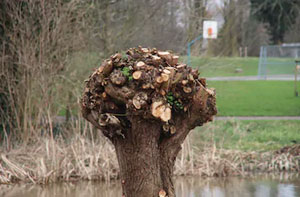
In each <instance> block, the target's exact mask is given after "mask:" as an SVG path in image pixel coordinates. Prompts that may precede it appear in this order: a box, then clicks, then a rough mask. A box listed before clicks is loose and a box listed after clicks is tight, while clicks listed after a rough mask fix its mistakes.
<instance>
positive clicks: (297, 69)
mask: <svg viewBox="0 0 300 197" xmlns="http://www.w3.org/2000/svg"><path fill="white" fill-rule="evenodd" d="M295 63H296V67H295V96H298V95H299V94H298V87H297V81H298V80H297V77H298V72H299V71H300V60H296V61H295Z"/></svg>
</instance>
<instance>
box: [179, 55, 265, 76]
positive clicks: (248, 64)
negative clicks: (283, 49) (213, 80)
mask: <svg viewBox="0 0 300 197" xmlns="http://www.w3.org/2000/svg"><path fill="white" fill-rule="evenodd" d="M182 61H183V62H186V57H182ZM258 61H259V58H257V57H250V58H239V57H213V58H207V57H191V66H192V67H194V68H198V69H199V71H200V76H202V77H220V76H253V75H257V70H258ZM236 69H242V72H240V73H237V72H236Z"/></svg>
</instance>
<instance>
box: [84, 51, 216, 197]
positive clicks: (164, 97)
mask: <svg viewBox="0 0 300 197" xmlns="http://www.w3.org/2000/svg"><path fill="white" fill-rule="evenodd" d="M178 59H179V56H177V55H174V54H172V53H171V52H169V51H160V50H157V49H156V48H153V49H150V48H141V47H139V48H131V49H129V50H128V51H127V52H126V54H121V53H117V54H114V55H112V56H111V57H110V58H109V59H106V60H104V62H103V64H102V65H101V66H100V67H99V68H98V69H97V70H95V71H94V72H93V73H92V75H91V76H90V77H89V79H88V80H87V81H86V87H85V90H84V94H83V97H82V100H81V108H82V114H83V117H85V118H86V119H87V120H88V121H90V122H91V123H92V124H93V125H94V126H95V127H96V128H98V129H100V130H101V131H102V132H103V134H104V135H105V136H106V137H108V138H109V139H110V140H111V142H112V143H113V144H114V146H115V149H116V153H117V157H118V162H119V166H120V178H121V180H122V182H123V184H122V187H123V192H124V193H123V194H124V195H125V196H131V197H135V196H136V197H137V196H141V194H143V196H145V197H155V196H161V197H166V196H169V197H174V196H175V191H174V185H173V181H172V175H173V170H174V165H175V159H176V156H177V154H178V152H179V151H180V149H181V144H182V143H183V141H184V140H185V138H186V136H187V135H188V133H189V132H190V131H191V129H193V128H195V127H196V126H202V125H203V124H204V123H205V122H207V121H211V120H212V117H213V116H214V115H215V114H216V113H217V110H216V100H215V99H216V98H215V92H214V90H212V89H208V88H207V87H206V82H205V79H204V78H199V73H198V70H195V69H192V68H191V67H188V66H187V65H186V64H182V63H179V62H178Z"/></svg>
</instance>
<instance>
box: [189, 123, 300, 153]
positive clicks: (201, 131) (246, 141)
mask: <svg viewBox="0 0 300 197" xmlns="http://www.w3.org/2000/svg"><path fill="white" fill-rule="evenodd" d="M299 128H300V121H297V120H276V121H274V120H273V121H267V120H256V121H245V120H244V121H239V120H231V121H221V120H219V121H214V122H212V123H207V124H205V125H204V126H203V127H197V128H196V129H195V131H193V134H192V136H193V137H192V138H191V139H192V142H193V144H194V145H196V146H197V147H204V146H205V143H207V144H208V145H209V144H211V143H212V142H213V143H215V144H216V145H217V147H219V148H225V149H234V150H244V151H262V152H263V151H268V150H276V149H278V148H281V147H283V146H287V145H293V144H295V143H300V133H299ZM193 139H198V140H193Z"/></svg>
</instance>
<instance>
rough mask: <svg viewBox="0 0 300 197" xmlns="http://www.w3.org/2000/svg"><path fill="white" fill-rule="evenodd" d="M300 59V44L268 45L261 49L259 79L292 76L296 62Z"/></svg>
mask: <svg viewBox="0 0 300 197" xmlns="http://www.w3.org/2000/svg"><path fill="white" fill-rule="evenodd" d="M299 58H300V43H295V44H283V45H268V46H262V47H261V49H260V58H259V65H258V77H259V78H261V79H267V78H268V77H274V76H279V77H280V76H292V75H293V74H294V72H295V60H297V59H299Z"/></svg>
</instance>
